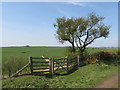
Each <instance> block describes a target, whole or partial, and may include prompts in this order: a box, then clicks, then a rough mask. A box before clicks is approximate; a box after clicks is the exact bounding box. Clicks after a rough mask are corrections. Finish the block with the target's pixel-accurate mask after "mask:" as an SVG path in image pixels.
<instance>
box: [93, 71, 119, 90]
mask: <svg viewBox="0 0 120 90" xmlns="http://www.w3.org/2000/svg"><path fill="white" fill-rule="evenodd" d="M118 77H120V73H119V74H118V73H117V74H115V75H113V76H112V77H110V78H107V79H105V80H104V81H102V82H100V83H99V84H97V85H95V86H94V87H93V88H118Z"/></svg>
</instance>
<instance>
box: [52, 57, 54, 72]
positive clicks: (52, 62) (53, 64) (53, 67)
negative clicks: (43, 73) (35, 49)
mask: <svg viewBox="0 0 120 90" xmlns="http://www.w3.org/2000/svg"><path fill="white" fill-rule="evenodd" d="M52 63H53V74H54V58H53V59H52Z"/></svg>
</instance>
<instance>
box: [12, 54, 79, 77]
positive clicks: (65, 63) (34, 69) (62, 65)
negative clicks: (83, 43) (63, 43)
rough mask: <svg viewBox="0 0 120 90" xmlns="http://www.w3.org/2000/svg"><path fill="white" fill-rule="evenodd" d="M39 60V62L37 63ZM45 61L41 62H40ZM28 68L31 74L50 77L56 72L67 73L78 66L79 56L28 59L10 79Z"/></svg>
mask: <svg viewBox="0 0 120 90" xmlns="http://www.w3.org/2000/svg"><path fill="white" fill-rule="evenodd" d="M38 59H40V60H39V61H37V60H38ZM42 59H43V60H45V59H47V61H41V60H42ZM28 66H29V67H30V72H31V74H36V73H38V74H39V73H43V74H44V73H47V74H50V75H54V74H56V71H57V70H58V71H59V70H61V69H62V70H65V71H66V72H67V73H69V72H70V71H71V70H73V69H74V68H77V67H78V66H79V56H77V57H72V58H68V57H66V58H59V59H55V58H44V57H43V56H42V58H38V57H32V56H30V57H29V63H28V64H26V65H25V66H24V67H23V68H21V69H20V70H18V71H17V72H16V73H14V74H13V75H12V76H11V77H14V76H17V75H18V73H20V72H22V71H23V70H24V69H25V68H27V67H28Z"/></svg>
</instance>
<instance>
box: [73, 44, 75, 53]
mask: <svg viewBox="0 0 120 90" xmlns="http://www.w3.org/2000/svg"><path fill="white" fill-rule="evenodd" d="M72 52H73V53H75V45H74V43H72Z"/></svg>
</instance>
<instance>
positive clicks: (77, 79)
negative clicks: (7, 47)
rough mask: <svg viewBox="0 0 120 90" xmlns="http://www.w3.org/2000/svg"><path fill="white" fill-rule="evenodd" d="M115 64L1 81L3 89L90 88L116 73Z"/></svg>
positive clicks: (116, 67) (88, 66)
mask: <svg viewBox="0 0 120 90" xmlns="http://www.w3.org/2000/svg"><path fill="white" fill-rule="evenodd" d="M117 71H118V65H117V63H109V64H106V63H100V64H99V65H98V64H90V65H87V66H84V67H79V69H78V70H77V71H75V72H74V73H71V74H69V75H64V76H54V77H53V78H47V77H45V76H32V75H28V76H21V77H16V78H11V79H4V80H3V88H90V87H93V86H94V85H95V84H97V83H99V82H100V81H102V80H104V79H105V78H107V77H110V76H112V75H113V74H115V73H117Z"/></svg>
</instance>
